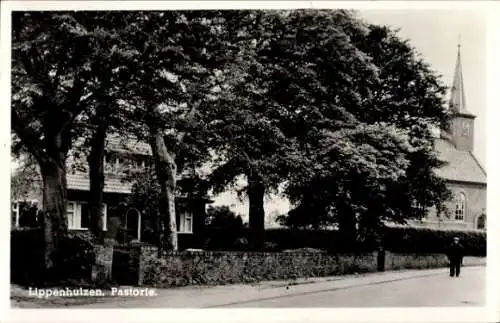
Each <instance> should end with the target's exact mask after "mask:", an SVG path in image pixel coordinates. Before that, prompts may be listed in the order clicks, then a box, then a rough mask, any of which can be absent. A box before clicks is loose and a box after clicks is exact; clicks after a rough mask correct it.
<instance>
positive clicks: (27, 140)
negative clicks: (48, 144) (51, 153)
mask: <svg viewBox="0 0 500 323" xmlns="http://www.w3.org/2000/svg"><path fill="white" fill-rule="evenodd" d="M11 115H12V128H13V129H14V131H15V132H16V134H17V136H18V137H19V139H21V141H22V143H23V146H24V147H26V149H27V150H28V152H30V153H31V154H32V155H33V157H35V158H36V160H37V161H38V162H39V163H40V164H44V163H45V162H46V161H47V156H46V154H45V152H44V151H43V150H42V149H40V146H39V145H37V143H36V142H39V141H40V140H39V138H37V136H36V133H35V132H34V131H32V130H30V129H29V128H26V127H24V126H23V122H22V121H21V118H20V117H19V116H18V115H17V112H16V111H15V110H14V109H13V110H12V111H11Z"/></svg>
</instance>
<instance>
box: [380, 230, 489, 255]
mask: <svg viewBox="0 0 500 323" xmlns="http://www.w3.org/2000/svg"><path fill="white" fill-rule="evenodd" d="M456 236H458V237H460V240H461V243H462V245H463V246H464V248H465V254H466V255H469V256H486V233H485V232H480V231H454V230H446V231H445V230H434V229H420V228H410V227H408V228H390V227H386V228H385V229H384V240H383V241H384V247H385V249H387V250H390V251H392V252H404V253H445V252H446V248H447V247H448V245H449V244H450V243H451V241H452V239H453V237H456Z"/></svg>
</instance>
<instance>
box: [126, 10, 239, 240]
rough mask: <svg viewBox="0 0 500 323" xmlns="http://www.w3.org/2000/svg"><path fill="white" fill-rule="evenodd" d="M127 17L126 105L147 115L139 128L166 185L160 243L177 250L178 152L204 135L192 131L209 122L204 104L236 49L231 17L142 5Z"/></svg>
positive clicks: (139, 117) (163, 187)
mask: <svg viewBox="0 0 500 323" xmlns="http://www.w3.org/2000/svg"><path fill="white" fill-rule="evenodd" d="M126 21H127V26H128V27H127V28H126V29H125V30H124V32H123V37H122V40H123V42H124V43H125V44H126V48H125V49H124V51H123V52H124V53H125V55H124V57H123V63H122V65H121V68H120V71H119V73H120V74H121V77H122V79H124V80H126V81H127V82H126V86H124V87H123V89H122V94H123V100H124V103H123V105H124V109H126V110H129V111H130V113H131V115H132V116H135V119H136V120H139V121H140V122H143V124H144V126H145V127H139V128H137V129H136V130H135V134H136V135H137V137H138V138H139V139H142V140H145V141H147V142H149V144H150V146H151V150H152V152H153V158H154V161H155V169H156V175H157V180H158V183H159V185H160V187H161V203H160V211H161V217H160V219H159V227H160V228H159V232H161V234H160V236H159V239H160V241H159V244H160V245H161V246H162V248H163V249H166V250H176V249H177V226H176V216H175V194H176V191H177V177H178V174H179V166H184V160H183V158H178V157H179V156H178V154H179V152H181V151H183V152H184V153H186V150H185V149H184V150H183V149H182V147H185V146H186V142H187V141H189V140H190V138H191V139H192V138H193V137H196V136H197V135H196V134H195V135H193V136H191V133H192V131H191V130H194V132H195V133H196V132H197V131H196V129H197V127H195V126H194V125H198V124H200V126H201V125H202V123H200V122H199V120H200V119H202V117H203V115H204V111H205V110H207V109H210V108H211V105H213V101H214V100H216V98H217V95H218V94H217V93H216V91H214V90H213V88H214V87H215V86H220V79H219V77H218V75H219V74H220V73H217V67H218V66H219V65H220V61H224V60H225V59H226V55H228V53H229V52H230V50H231V49H230V48H228V44H227V42H226V37H225V36H224V34H225V31H226V29H225V28H224V25H223V21H224V19H223V17H222V15H221V13H219V12H216V11H213V12H211V11H208V12H207V11H204V12H202V11H191V12H190V11H167V12H137V13H134V14H131V15H128V16H127V17H126ZM200 129H202V128H200ZM197 133H198V134H199V131H198V132H197ZM198 138H199V135H198ZM199 147H200V145H198V148H199ZM204 149H205V150H206V149H208V146H206V145H205V148H204ZM188 151H189V150H188ZM188 155H189V154H188ZM191 155H192V152H191ZM200 155H201V156H200V157H203V156H205V155H206V151H204V152H203V153H201V154H200ZM200 159H203V158H200ZM193 166H194V165H190V167H193Z"/></svg>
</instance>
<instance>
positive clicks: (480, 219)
mask: <svg viewBox="0 0 500 323" xmlns="http://www.w3.org/2000/svg"><path fill="white" fill-rule="evenodd" d="M450 109H451V111H452V113H453V115H452V118H451V123H450V127H449V131H448V132H447V133H441V135H440V136H439V138H436V141H435V149H436V151H437V153H438V154H439V156H440V159H442V160H444V161H445V162H446V163H447V164H446V165H445V166H443V167H441V168H439V169H437V170H436V172H437V174H438V175H439V176H440V177H441V178H443V179H444V180H446V182H447V186H448V188H449V189H450V191H451V192H452V196H453V198H452V200H450V201H448V202H447V203H446V208H447V212H445V213H443V214H439V215H438V214H437V213H436V210H435V209H433V210H430V211H429V213H428V215H427V217H426V218H424V219H423V220H422V221H414V222H413V223H411V224H412V226H418V227H422V226H423V227H428V228H436V229H453V230H486V171H485V169H484V168H483V167H482V166H481V164H480V163H479V161H478V160H477V158H476V157H475V156H474V120H475V118H476V116H475V115H473V114H472V113H470V112H469V111H468V110H467V105H466V101H465V88H464V82H463V75H462V62H461V57H460V45H459V46H458V54H457V62H456V67H455V75H454V78H453V85H452V88H451V96H450Z"/></svg>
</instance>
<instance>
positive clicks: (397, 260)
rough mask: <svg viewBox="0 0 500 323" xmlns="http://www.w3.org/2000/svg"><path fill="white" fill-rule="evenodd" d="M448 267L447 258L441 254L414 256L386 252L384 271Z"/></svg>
mask: <svg viewBox="0 0 500 323" xmlns="http://www.w3.org/2000/svg"><path fill="white" fill-rule="evenodd" d="M446 266H448V258H447V257H446V255H443V254H429V255H415V254H395V253H391V252H386V255H385V270H400V269H427V268H442V267H446Z"/></svg>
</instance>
